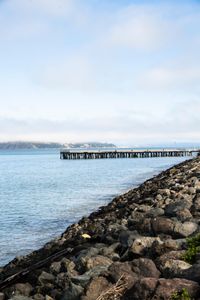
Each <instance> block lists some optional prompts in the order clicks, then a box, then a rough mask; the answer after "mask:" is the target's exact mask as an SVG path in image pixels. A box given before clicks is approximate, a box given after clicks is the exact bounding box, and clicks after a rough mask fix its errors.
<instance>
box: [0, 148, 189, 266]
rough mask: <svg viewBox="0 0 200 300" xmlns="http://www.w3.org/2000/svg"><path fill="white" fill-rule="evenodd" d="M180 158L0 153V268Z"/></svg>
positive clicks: (41, 151) (182, 158) (45, 152)
mask: <svg viewBox="0 0 200 300" xmlns="http://www.w3.org/2000/svg"><path fill="white" fill-rule="evenodd" d="M185 159H187V158H185V157H179V158H143V159H127V158H125V159H100V160H60V159H59V150H52V149H51V150H24V151H22V150H16V151H0V266H2V265H4V264H6V263H8V262H9V261H10V260H11V259H13V258H14V257H15V256H19V255H24V254H27V253H29V252H31V251H32V250H35V249H37V248H39V247H41V246H42V245H44V244H45V243H46V242H48V241H49V240H50V239H52V238H54V237H56V236H57V235H59V234H61V233H62V232H63V231H64V230H65V229H66V227H67V226H69V225H70V224H72V223H73V222H75V221H78V220H79V219H80V218H81V217H82V216H87V215H88V214H89V213H90V212H92V211H94V210H95V209H97V208H98V207H99V206H102V205H105V204H106V203H108V202H109V201H110V200H111V199H112V198H113V197H114V196H116V195H117V194H120V193H122V192H125V191H127V190H128V189H130V188H133V187H136V186H138V185H139V184H140V183H142V182H143V181H144V180H146V179H148V178H150V177H152V176H153V175H156V174H158V173H159V172H161V171H162V170H165V169H167V168H168V167H170V166H172V165H174V164H176V163H179V162H181V161H183V160H185Z"/></svg>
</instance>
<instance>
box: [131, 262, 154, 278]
mask: <svg viewBox="0 0 200 300" xmlns="http://www.w3.org/2000/svg"><path fill="white" fill-rule="evenodd" d="M130 264H131V266H132V270H133V272H134V273H136V274H137V275H138V276H139V277H153V278H159V277H160V272H159V271H158V269H157V268H156V265H155V264H154V262H153V261H152V260H151V259H148V258H138V259H134V260H133V261H132V262H131V263H130Z"/></svg>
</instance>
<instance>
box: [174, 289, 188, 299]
mask: <svg viewBox="0 0 200 300" xmlns="http://www.w3.org/2000/svg"><path fill="white" fill-rule="evenodd" d="M171 300H191V298H190V295H189V293H188V291H187V289H186V288H183V289H182V290H181V291H180V292H175V293H173V294H172V296H171Z"/></svg>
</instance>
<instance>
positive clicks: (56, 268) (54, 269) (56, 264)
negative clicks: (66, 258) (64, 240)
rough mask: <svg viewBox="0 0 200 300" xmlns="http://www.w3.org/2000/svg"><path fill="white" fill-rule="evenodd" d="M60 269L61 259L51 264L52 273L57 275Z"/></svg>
mask: <svg viewBox="0 0 200 300" xmlns="http://www.w3.org/2000/svg"><path fill="white" fill-rule="evenodd" d="M60 270H61V262H60V261H55V262H53V263H52V264H51V266H50V271H51V273H53V274H55V275H56V274H58V273H60Z"/></svg>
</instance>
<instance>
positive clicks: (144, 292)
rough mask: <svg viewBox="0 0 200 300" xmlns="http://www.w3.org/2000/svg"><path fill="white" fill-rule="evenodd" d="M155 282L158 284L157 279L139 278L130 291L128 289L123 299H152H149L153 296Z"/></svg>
mask: <svg viewBox="0 0 200 300" xmlns="http://www.w3.org/2000/svg"><path fill="white" fill-rule="evenodd" d="M157 282H158V279H157V278H148V277H146V278H141V279H139V280H137V281H136V282H135V284H134V285H133V286H132V287H131V288H130V289H128V291H127V292H126V293H125V295H124V297H123V299H125V300H133V299H134V300H141V299H152V298H151V297H152V295H153V294H154V291H155V289H156V285H157ZM158 299H160V298H158Z"/></svg>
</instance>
